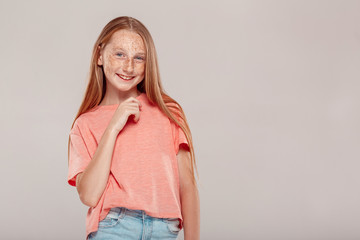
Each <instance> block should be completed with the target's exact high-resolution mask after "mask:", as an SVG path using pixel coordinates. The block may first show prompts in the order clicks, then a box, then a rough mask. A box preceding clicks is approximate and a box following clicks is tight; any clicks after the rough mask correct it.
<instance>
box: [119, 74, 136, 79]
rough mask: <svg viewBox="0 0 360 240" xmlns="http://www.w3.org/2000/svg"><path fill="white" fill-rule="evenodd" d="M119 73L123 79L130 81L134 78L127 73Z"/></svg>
mask: <svg viewBox="0 0 360 240" xmlns="http://www.w3.org/2000/svg"><path fill="white" fill-rule="evenodd" d="M116 75H118V76H119V77H120V78H121V79H122V80H125V81H130V80H131V79H133V78H134V76H126V75H121V74H116Z"/></svg>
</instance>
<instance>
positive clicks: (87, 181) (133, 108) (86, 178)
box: [76, 97, 141, 207]
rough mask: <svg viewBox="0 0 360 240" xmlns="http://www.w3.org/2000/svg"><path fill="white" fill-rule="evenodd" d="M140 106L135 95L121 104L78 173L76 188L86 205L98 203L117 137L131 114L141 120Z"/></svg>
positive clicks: (91, 205)
mask: <svg viewBox="0 0 360 240" xmlns="http://www.w3.org/2000/svg"><path fill="white" fill-rule="evenodd" d="M139 107H141V103H140V101H139V100H138V99H136V98H134V97H130V98H128V99H127V100H125V101H124V102H122V103H121V104H119V106H118V108H117V110H116V111H115V113H114V115H113V117H112V119H111V121H110V123H109V125H108V126H107V128H106V130H105V131H104V134H103V135H102V137H101V140H100V142H99V145H98V147H97V149H96V151H95V153H94V156H93V158H92V159H91V161H90V163H89V164H88V166H87V167H86V168H85V170H84V171H83V172H81V173H79V174H77V177H76V188H77V191H78V193H79V197H80V200H81V202H82V203H84V204H85V205H87V206H89V207H95V206H96V205H97V203H98V201H99V199H100V197H101V195H102V194H103V192H104V190H105V187H106V185H107V182H108V178H109V174H110V166H111V159H112V155H113V151H114V146H115V141H116V138H117V136H118V134H119V132H120V131H121V130H122V129H123V128H124V126H125V124H126V122H127V120H128V117H129V116H130V115H134V120H135V122H137V121H138V120H139V117H140V110H139Z"/></svg>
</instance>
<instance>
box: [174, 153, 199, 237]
mask: <svg viewBox="0 0 360 240" xmlns="http://www.w3.org/2000/svg"><path fill="white" fill-rule="evenodd" d="M176 157H177V162H178V168H179V179H180V198H181V214H182V216H183V220H184V221H183V227H184V240H199V239H200V201H199V192H198V189H197V186H195V185H194V184H193V183H192V181H191V178H192V175H191V170H190V169H191V165H190V152H189V151H187V150H185V149H182V148H180V149H179V152H178V154H177V156H176Z"/></svg>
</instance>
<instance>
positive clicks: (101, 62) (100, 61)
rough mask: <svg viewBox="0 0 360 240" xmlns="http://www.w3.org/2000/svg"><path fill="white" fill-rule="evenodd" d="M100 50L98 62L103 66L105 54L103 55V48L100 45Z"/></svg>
mask: <svg viewBox="0 0 360 240" xmlns="http://www.w3.org/2000/svg"><path fill="white" fill-rule="evenodd" d="M98 51H99V58H98V60H97V64H98V65H99V66H101V65H103V56H102V49H101V48H100V46H98Z"/></svg>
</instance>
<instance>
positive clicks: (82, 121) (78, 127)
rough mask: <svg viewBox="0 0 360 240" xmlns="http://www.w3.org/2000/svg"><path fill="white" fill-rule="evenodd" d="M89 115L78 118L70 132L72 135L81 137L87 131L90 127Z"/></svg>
mask: <svg viewBox="0 0 360 240" xmlns="http://www.w3.org/2000/svg"><path fill="white" fill-rule="evenodd" d="M87 122H88V114H87V113H83V114H81V115H80V116H79V117H78V118H76V120H75V122H74V125H73V127H72V128H71V130H70V134H77V135H81V133H82V132H84V131H85V129H86V128H87V125H88V123H87Z"/></svg>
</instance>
